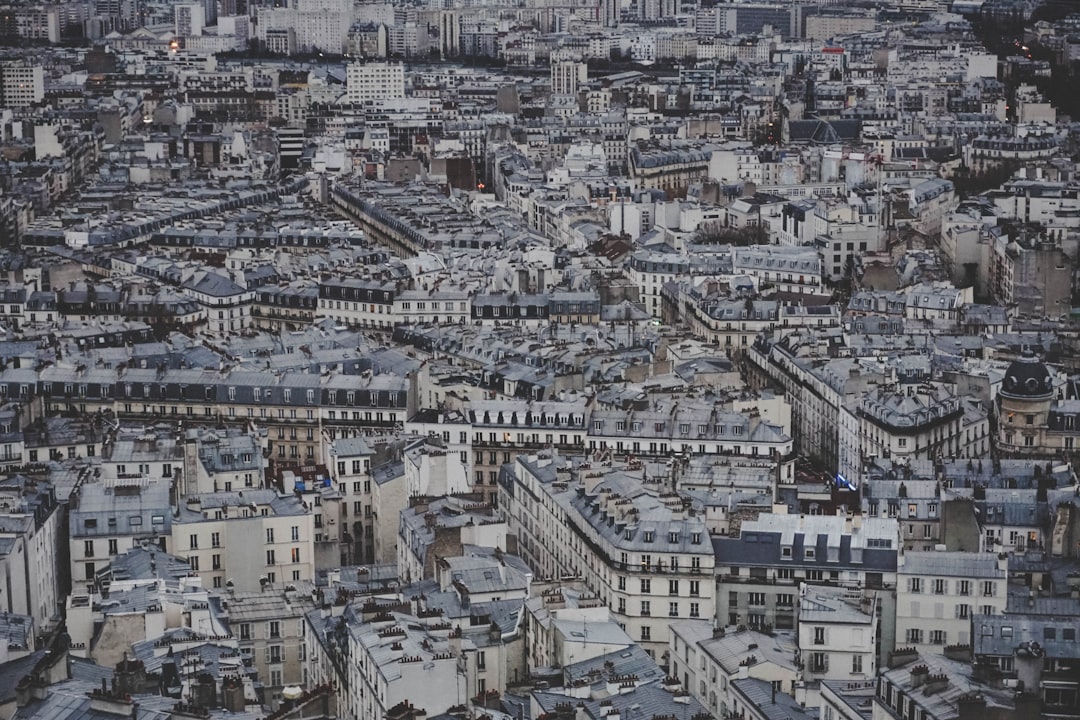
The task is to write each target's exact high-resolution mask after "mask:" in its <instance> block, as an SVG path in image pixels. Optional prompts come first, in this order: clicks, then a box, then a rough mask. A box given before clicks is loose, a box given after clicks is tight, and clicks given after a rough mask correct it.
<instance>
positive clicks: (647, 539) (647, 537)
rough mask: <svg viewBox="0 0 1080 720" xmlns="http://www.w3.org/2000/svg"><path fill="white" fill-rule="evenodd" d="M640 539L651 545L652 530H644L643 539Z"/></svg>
mask: <svg viewBox="0 0 1080 720" xmlns="http://www.w3.org/2000/svg"><path fill="white" fill-rule="evenodd" d="M642 539H643V540H644V541H645V542H647V543H651V542H652V541H653V531H652V530H646V531H645V535H644V537H643V538H642Z"/></svg>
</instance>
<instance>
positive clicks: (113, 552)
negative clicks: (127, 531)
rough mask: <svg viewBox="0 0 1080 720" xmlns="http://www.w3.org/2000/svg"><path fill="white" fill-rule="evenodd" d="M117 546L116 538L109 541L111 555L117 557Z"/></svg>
mask: <svg viewBox="0 0 1080 720" xmlns="http://www.w3.org/2000/svg"><path fill="white" fill-rule="evenodd" d="M116 545H117V542H116V539H115V538H114V539H111V540H109V554H110V555H116V554H117V547H116Z"/></svg>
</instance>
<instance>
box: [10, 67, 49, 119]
mask: <svg viewBox="0 0 1080 720" xmlns="http://www.w3.org/2000/svg"><path fill="white" fill-rule="evenodd" d="M44 99H45V69H44V67H42V66H41V65H37V64H34V63H32V62H29V61H25V60H6V61H4V62H2V63H0V107H8V108H23V107H28V106H30V105H33V104H35V103H39V102H41V101H42V100H44Z"/></svg>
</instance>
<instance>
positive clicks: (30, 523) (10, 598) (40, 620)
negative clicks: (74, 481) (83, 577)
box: [0, 473, 68, 631]
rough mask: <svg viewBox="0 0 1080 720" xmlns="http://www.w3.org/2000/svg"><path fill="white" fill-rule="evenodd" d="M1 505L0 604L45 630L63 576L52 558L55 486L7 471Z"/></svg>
mask: <svg viewBox="0 0 1080 720" xmlns="http://www.w3.org/2000/svg"><path fill="white" fill-rule="evenodd" d="M0 507H2V508H3V509H2V512H0V575H2V577H4V578H5V579H6V582H5V586H4V589H3V592H2V593H0V608H2V609H3V611H4V612H6V613H13V614H15V615H26V616H29V618H30V619H31V621H32V624H33V626H36V628H37V629H38V630H39V631H44V630H49V629H51V628H52V626H53V623H54V622H55V621H56V619H57V618H58V617H59V610H60V604H61V603H62V602H63V596H62V593H61V588H63V587H64V585H66V583H67V579H68V578H67V577H65V575H66V573H65V568H63V567H62V566H61V563H60V562H58V558H57V555H58V553H57V549H58V548H59V546H60V543H61V542H62V539H63V536H62V531H63V528H62V527H60V524H61V523H62V522H63V514H62V512H61V509H60V505H59V504H58V503H57V500H56V491H55V489H54V487H53V486H52V485H51V484H50V483H48V482H45V481H44V480H42V479H40V478H37V477H28V476H26V475H21V474H16V473H11V474H7V476H6V478H5V479H4V480H3V482H0Z"/></svg>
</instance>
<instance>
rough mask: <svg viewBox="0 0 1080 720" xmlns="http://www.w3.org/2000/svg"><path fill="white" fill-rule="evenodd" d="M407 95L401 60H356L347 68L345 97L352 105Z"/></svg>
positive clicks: (403, 67)
mask: <svg viewBox="0 0 1080 720" xmlns="http://www.w3.org/2000/svg"><path fill="white" fill-rule="evenodd" d="M403 97H405V66H404V65H403V64H402V63H400V62H354V63H350V64H349V66H348V68H347V69H346V76H345V98H346V100H347V102H348V103H349V104H350V105H363V104H364V103H366V102H370V101H373V100H385V99H388V98H403Z"/></svg>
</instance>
